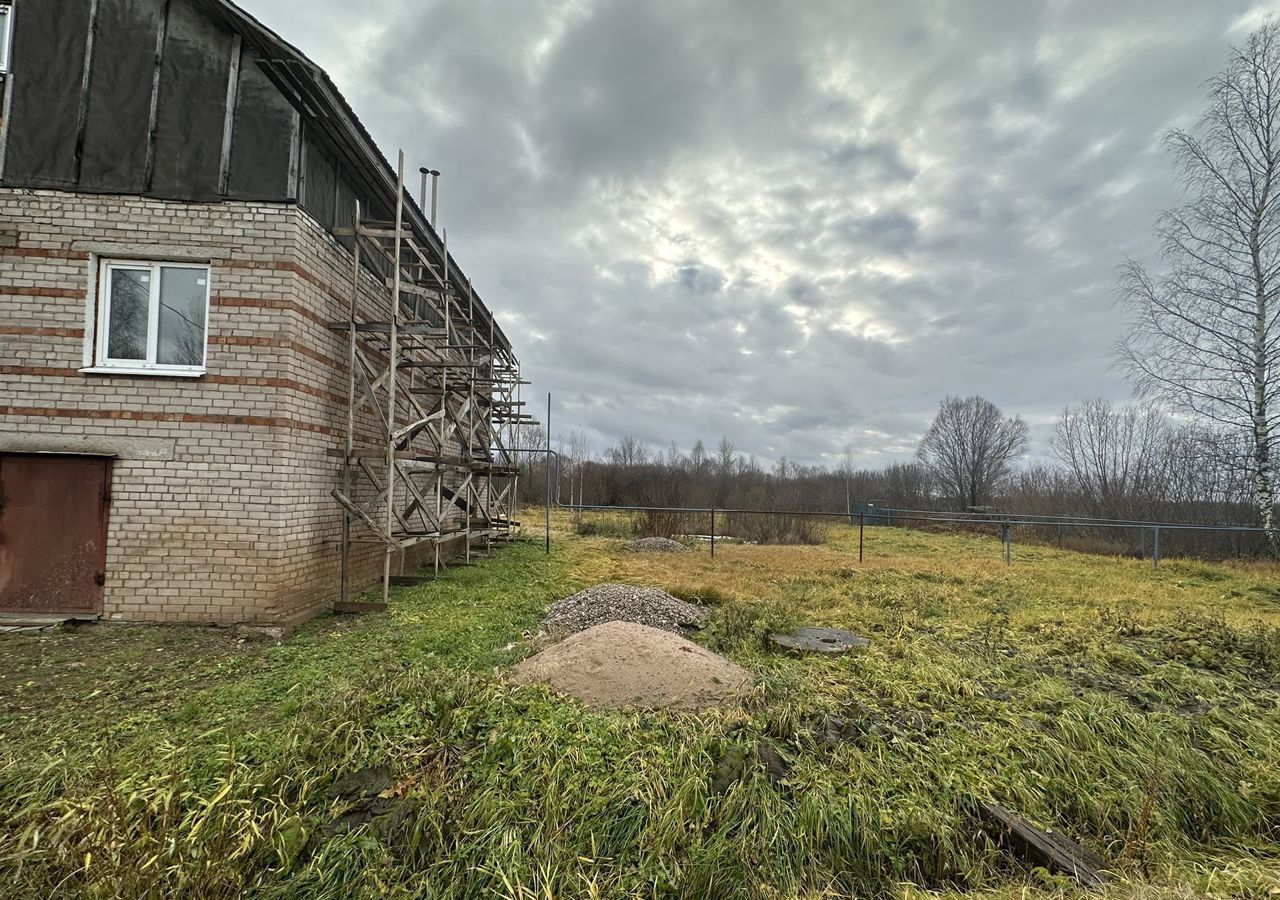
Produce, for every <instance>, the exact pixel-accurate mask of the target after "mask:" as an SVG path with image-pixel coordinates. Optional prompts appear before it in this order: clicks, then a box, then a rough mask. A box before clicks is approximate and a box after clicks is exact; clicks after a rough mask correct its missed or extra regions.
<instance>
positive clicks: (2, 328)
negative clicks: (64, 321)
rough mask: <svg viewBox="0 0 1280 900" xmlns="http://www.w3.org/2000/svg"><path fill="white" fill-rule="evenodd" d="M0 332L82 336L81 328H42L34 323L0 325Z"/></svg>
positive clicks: (45, 335) (48, 335) (43, 335)
mask: <svg viewBox="0 0 1280 900" xmlns="http://www.w3.org/2000/svg"><path fill="white" fill-rule="evenodd" d="M0 334H27V335H36V336H38V337H77V338H82V337H84V329H83V328H44V327H40V326H36V325H0Z"/></svg>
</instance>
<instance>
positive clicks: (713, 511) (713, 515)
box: [711, 506, 716, 559]
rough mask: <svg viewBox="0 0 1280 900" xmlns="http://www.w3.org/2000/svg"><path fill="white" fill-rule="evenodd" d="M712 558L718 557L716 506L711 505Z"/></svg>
mask: <svg viewBox="0 0 1280 900" xmlns="http://www.w3.org/2000/svg"><path fill="white" fill-rule="evenodd" d="M711 558H712V559H715V558H716V508H715V507H714V506H713V507H711Z"/></svg>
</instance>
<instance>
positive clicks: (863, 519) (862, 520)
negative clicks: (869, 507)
mask: <svg viewBox="0 0 1280 900" xmlns="http://www.w3.org/2000/svg"><path fill="white" fill-rule="evenodd" d="M866 525H867V514H866V513H865V512H860V513H858V562H862V532H863V531H864V530H865V528H866Z"/></svg>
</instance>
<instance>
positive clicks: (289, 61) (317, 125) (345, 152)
mask: <svg viewBox="0 0 1280 900" xmlns="http://www.w3.org/2000/svg"><path fill="white" fill-rule="evenodd" d="M201 2H203V3H204V4H205V5H206V6H208V7H209V8H210V9H211V10H212V11H213V12H214V13H215V14H217V15H219V16H221V17H222V18H223V19H224V20H225V21H226V22H227V24H228V25H230V26H231V27H232V28H233V29H234V30H235V31H237V32H238V33H239V34H240V35H241V37H242V39H243V40H245V41H246V42H248V43H249V44H251V45H252V46H253V47H254V49H255V50H257V52H258V53H259V54H260V55H261V57H262V65H263V68H264V70H265V71H266V72H267V74H268V76H269V77H270V78H271V79H272V81H274V82H275V84H276V86H277V87H278V88H280V90H281V91H282V92H283V93H284V95H285V96H286V97H287V98H288V99H289V101H290V102H291V103H293V105H294V106H295V107H296V108H297V109H298V111H299V113H300V114H301V115H303V116H304V117H305V118H306V121H307V123H308V127H310V128H314V129H316V130H318V131H319V132H321V133H322V134H324V136H325V137H326V139H327V141H328V143H330V144H331V145H332V147H333V149H334V150H335V151H336V152H338V153H340V154H341V155H342V156H343V157H344V158H345V159H346V161H347V162H348V163H349V164H350V165H352V166H353V167H354V169H355V171H356V172H357V173H358V174H359V175H361V176H362V177H363V180H365V181H366V182H367V183H368V185H369V186H370V187H371V188H372V189H373V190H374V191H375V192H376V193H377V194H378V195H379V196H381V197H383V198H384V199H385V200H386V201H387V203H388V206H389V207H392V208H394V205H395V197H396V182H397V175H396V170H395V168H393V167H392V165H391V163H390V162H388V161H387V158H386V157H385V156H383V155H382V151H381V150H379V149H378V145H377V143H375V142H374V140H373V137H372V135H370V134H369V131H368V129H366V128H365V127H364V124H363V123H361V121H360V119H359V117H358V116H357V115H356V114H355V111H354V110H353V109H352V108H351V105H350V104H349V103H347V101H346V99H345V98H344V97H343V96H342V92H341V91H339V90H338V88H337V85H335V84H334V83H333V80H332V79H331V78H330V77H329V75H328V74H327V73H326V72H325V71H324V70H323V69H321V68H320V67H319V66H318V65H316V64H315V63H314V62H312V61H311V60H310V59H308V58H307V57H306V55H305V54H304V53H302V51H300V50H299V49H298V48H297V47H294V46H293V45H292V44H290V43H289V42H288V41H286V40H285V39H284V38H282V37H280V35H278V34H276V33H275V32H274V31H272V30H271V29H270V28H268V27H267V26H265V25H263V24H262V23H261V22H259V21H258V20H257V19H255V18H254V17H253V16H251V15H250V14H249V13H247V12H245V11H244V10H243V9H241V8H240V7H238V6H236V5H235V4H234V3H232V2H230V0H201ZM404 201H405V202H404V212H405V217H406V220H407V223H408V224H409V226H410V227H411V228H412V229H413V230H414V231H415V232H416V233H417V234H418V237H419V240H420V241H421V242H422V243H423V244H424V245H425V246H426V247H428V248H430V249H431V251H432V252H434V253H435V254H436V255H438V256H439V257H440V258H441V259H443V258H444V256H445V249H444V242H443V241H442V240H441V239H440V236H439V235H438V234H436V232H435V229H433V228H432V227H431V223H430V222H429V221H428V220H427V217H426V216H425V215H424V214H423V212H422V210H421V209H419V208H418V205H417V203H416V202H414V200H413V196H412V194H411V193H410V192H409V191H408V190H406V191H405V196H404ZM449 268H450V271H452V272H457V273H461V272H462V269H461V267H459V266H458V264H457V263H456V262H455V261H454V260H453V258H452V254H450V256H449ZM463 278H465V275H464V276H463ZM473 297H474V300H475V312H476V319H477V320H478V321H477V323H476V324H477V326H478V327H480V328H482V329H483V328H486V327H487V326H489V325H492V327H493V335H494V343H495V345H496V346H499V347H501V348H503V349H504V350H506V351H507V352H508V353H510V352H511V342H510V341H509V340H508V339H507V337H506V335H505V334H503V332H502V329H501V327H499V325H498V323H497V322H496V320H494V318H493V313H492V312H491V311H490V310H489V308H488V307H487V306H485V304H484V302H483V301H482V300H481V299H480V295H479V294H478V293H474V289H473Z"/></svg>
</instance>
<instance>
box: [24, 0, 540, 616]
mask: <svg viewBox="0 0 1280 900" xmlns="http://www.w3.org/2000/svg"><path fill="white" fill-rule="evenodd" d="M0 79H3V80H2V82H0V90H2V91H3V97H2V98H0V110H2V111H3V119H2V120H0V613H15V612H16V613H20V614H23V615H29V614H34V613H59V614H76V615H84V616H101V617H102V618H104V619H107V620H121V621H167V622H246V623H255V624H269V625H286V626H287V625H289V624H292V623H294V622H297V621H300V620H302V619H304V618H306V617H307V616H309V615H311V614H314V613H315V612H317V611H319V610H321V609H324V608H327V607H328V606H329V605H330V604H332V603H333V602H334V601H335V600H337V599H339V598H340V597H341V598H342V599H345V598H346V597H347V595H349V594H350V593H352V592H354V591H355V590H358V589H360V588H363V587H365V586H368V585H369V584H371V583H373V582H374V581H375V579H377V578H378V577H379V576H382V577H384V578H386V576H387V575H388V574H389V573H390V572H391V571H395V570H397V569H398V568H400V567H403V566H411V565H415V564H417V563H419V562H421V561H422V560H424V559H431V558H434V559H436V560H439V559H440V558H441V557H440V555H441V554H444V556H445V557H447V556H448V555H450V554H453V553H467V554H470V553H471V552H474V551H477V550H479V549H481V548H483V549H486V550H487V549H488V548H489V547H490V546H491V545H492V543H493V542H494V541H495V540H502V539H505V538H506V537H508V536H509V534H510V530H511V528H512V525H513V523H512V522H511V517H510V515H509V514H508V512H507V500H508V498H509V497H510V496H512V495H513V494H514V483H513V482H514V476H515V468H514V465H513V464H512V460H511V457H510V455H509V454H508V453H507V452H506V451H505V450H503V449H502V445H503V441H502V440H501V438H502V436H503V432H504V430H505V429H507V428H508V427H509V426H511V425H513V424H514V423H516V422H517V421H519V420H520V419H521V417H520V415H519V412H518V405H519V404H518V401H517V400H515V399H514V392H515V391H516V390H517V388H516V385H517V384H518V383H519V376H518V373H517V365H516V361H515V358H514V356H513V354H512V353H511V346H510V343H509V342H508V341H507V339H506V337H505V336H504V335H503V334H502V331H501V329H500V328H499V327H498V325H497V324H496V322H494V320H493V317H492V315H491V314H490V313H489V311H488V310H487V308H486V307H485V305H484V304H483V302H482V301H481V300H480V298H479V297H478V296H477V295H476V293H475V291H474V290H473V289H472V287H471V285H470V282H469V281H468V280H467V279H466V277H465V276H464V275H463V274H462V273H461V272H460V270H459V269H458V267H457V264H456V262H455V261H454V260H453V259H452V258H451V256H450V254H449V253H448V251H447V249H446V247H445V243H444V241H443V240H442V239H441V237H440V236H439V235H437V233H436V231H435V229H434V227H433V223H432V222H429V221H428V219H427V217H426V216H425V215H424V214H423V213H422V211H421V209H420V208H419V207H420V205H425V204H423V203H422V202H421V201H420V202H419V203H414V202H413V201H412V199H411V198H410V197H409V196H408V194H407V192H406V191H405V190H404V186H403V185H404V176H403V160H402V161H401V163H400V165H399V166H398V167H397V168H393V167H392V166H391V165H390V164H389V163H388V162H387V161H386V160H385V158H384V157H383V156H382V155H381V153H380V152H379V151H378V150H377V148H376V146H375V145H374V143H373V141H372V139H371V138H370V137H369V135H368V133H367V132H366V131H365V129H364V128H363V127H362V126H361V125H360V123H359V121H358V119H357V118H356V116H355V115H354V113H353V112H352V110H351V109H350V107H349V106H348V105H347V104H346V102H345V101H344V100H343V99H342V97H341V95H340V94H339V93H338V91H337V89H336V88H335V87H334V85H333V84H332V82H331V81H330V80H329V79H328V77H327V76H325V75H324V73H323V72H322V71H320V70H319V69H318V68H317V67H316V66H315V65H314V64H313V63H311V62H310V61H309V60H307V59H306V58H305V57H304V56H303V55H302V54H301V53H299V52H298V51H297V50H295V49H294V48H292V47H291V46H290V45H288V44H287V43H285V42H284V41H283V40H282V39H281V38H280V37H278V36H277V35H275V34H274V33H272V32H270V31H269V30H268V29H266V28H265V27H263V26H262V25H261V24H260V23H258V22H256V21H255V20H253V19H252V18H251V17H249V16H247V15H246V14H245V13H243V12H242V11H241V10H239V9H238V8H237V7H235V6H234V5H232V4H230V3H227V2H223V0H120V2H110V3H106V2H96V0H9V2H4V0H0ZM424 182H425V178H424ZM397 222H399V223H400V227H399V228H398V229H397V228H396V223H397ZM392 298H395V302H393V300H392ZM393 362H394V364H393ZM388 488H389V489H388Z"/></svg>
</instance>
